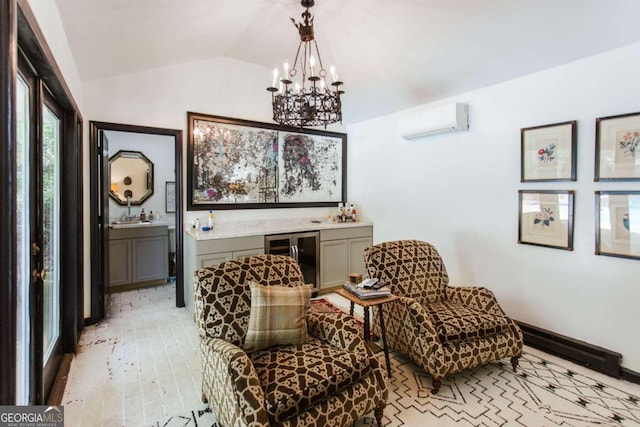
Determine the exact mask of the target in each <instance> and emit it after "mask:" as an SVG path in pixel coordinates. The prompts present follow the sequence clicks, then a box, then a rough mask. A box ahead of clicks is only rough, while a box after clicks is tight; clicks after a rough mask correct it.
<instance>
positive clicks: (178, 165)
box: [86, 121, 184, 323]
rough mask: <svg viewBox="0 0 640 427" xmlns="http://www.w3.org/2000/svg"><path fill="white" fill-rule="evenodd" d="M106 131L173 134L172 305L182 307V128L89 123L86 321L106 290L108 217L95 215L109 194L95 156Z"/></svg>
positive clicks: (100, 313)
mask: <svg viewBox="0 0 640 427" xmlns="http://www.w3.org/2000/svg"><path fill="white" fill-rule="evenodd" d="M106 130H113V131H120V132H133V133H146V134H153V135H167V136H173V137H174V140H175V175H176V307H184V271H183V254H184V245H183V235H182V231H183V230H182V229H183V224H182V222H183V219H182V130H177V129H165V128H157V127H149V126H138V125H127V124H121V123H108V122H98V121H90V122H89V141H90V142H89V145H90V150H91V160H90V162H89V163H90V166H89V169H90V174H91V183H90V185H91V187H90V188H91V194H92V197H91V317H90V318H89V319H87V321H86V323H96V322H99V321H100V320H102V319H103V318H104V316H105V314H106V313H105V310H104V303H105V291H106V289H107V284H106V283H105V282H106V280H105V278H106V272H105V270H106V268H105V265H106V264H105V262H104V261H105V260H104V259H103V256H104V254H105V253H106V251H105V246H106V232H105V230H106V228H107V226H108V225H109V218H104V217H102V216H101V215H100V214H99V209H100V203H108V201H109V196H108V194H105V193H106V192H105V191H104V190H103V189H101V188H99V187H100V183H101V179H100V176H99V173H100V170H101V169H102V168H104V167H106V164H107V163H108V162H109V159H108V157H107V156H104V155H103V156H101V157H100V158H101V162H102V164H100V165H99V164H98V162H97V159H98V158H99V154H100V153H101V151H102V149H103V148H102V146H101V144H100V140H101V138H100V132H103V131H106Z"/></svg>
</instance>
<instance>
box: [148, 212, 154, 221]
mask: <svg viewBox="0 0 640 427" xmlns="http://www.w3.org/2000/svg"><path fill="white" fill-rule="evenodd" d="M154 219H155V216H154V215H153V211H149V221H153V220H154Z"/></svg>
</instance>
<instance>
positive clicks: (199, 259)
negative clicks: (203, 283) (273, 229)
mask: <svg viewBox="0 0 640 427" xmlns="http://www.w3.org/2000/svg"><path fill="white" fill-rule="evenodd" d="M263 253H264V236H262V235H260V236H246V237H233V238H228V239H208V240H198V239H196V238H194V237H193V235H191V234H190V233H185V239H184V283H185V285H184V303H185V306H186V307H187V309H188V310H189V311H191V312H193V303H194V301H193V273H194V272H195V271H196V270H198V269H199V268H202V267H209V266H211V265H215V264H219V263H221V262H223V261H229V260H232V259H238V258H242V257H246V256H251V255H261V254H263Z"/></svg>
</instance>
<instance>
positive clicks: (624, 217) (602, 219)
mask: <svg viewBox="0 0 640 427" xmlns="http://www.w3.org/2000/svg"><path fill="white" fill-rule="evenodd" d="M595 209H596V212H595V213H596V230H595V231H596V233H595V236H596V250H595V254H596V255H606V256H612V257H618V258H629V259H640V191H596V192H595ZM634 225H635V226H634Z"/></svg>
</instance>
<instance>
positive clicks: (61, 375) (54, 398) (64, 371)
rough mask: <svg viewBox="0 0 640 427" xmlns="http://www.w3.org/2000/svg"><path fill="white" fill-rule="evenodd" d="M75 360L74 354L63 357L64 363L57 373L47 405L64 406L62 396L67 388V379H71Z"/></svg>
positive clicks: (66, 354) (61, 363)
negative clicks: (72, 365)
mask: <svg viewBox="0 0 640 427" xmlns="http://www.w3.org/2000/svg"><path fill="white" fill-rule="evenodd" d="M72 360H73V353H65V355H64V356H62V362H60V367H58V372H56V378H55V380H54V381H53V385H52V386H51V391H50V392H49V397H48V399H47V405H50V406H59V405H61V404H62V396H63V395H64V389H65V387H66V386H67V379H68V378H69V371H70V370H71V361H72Z"/></svg>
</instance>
